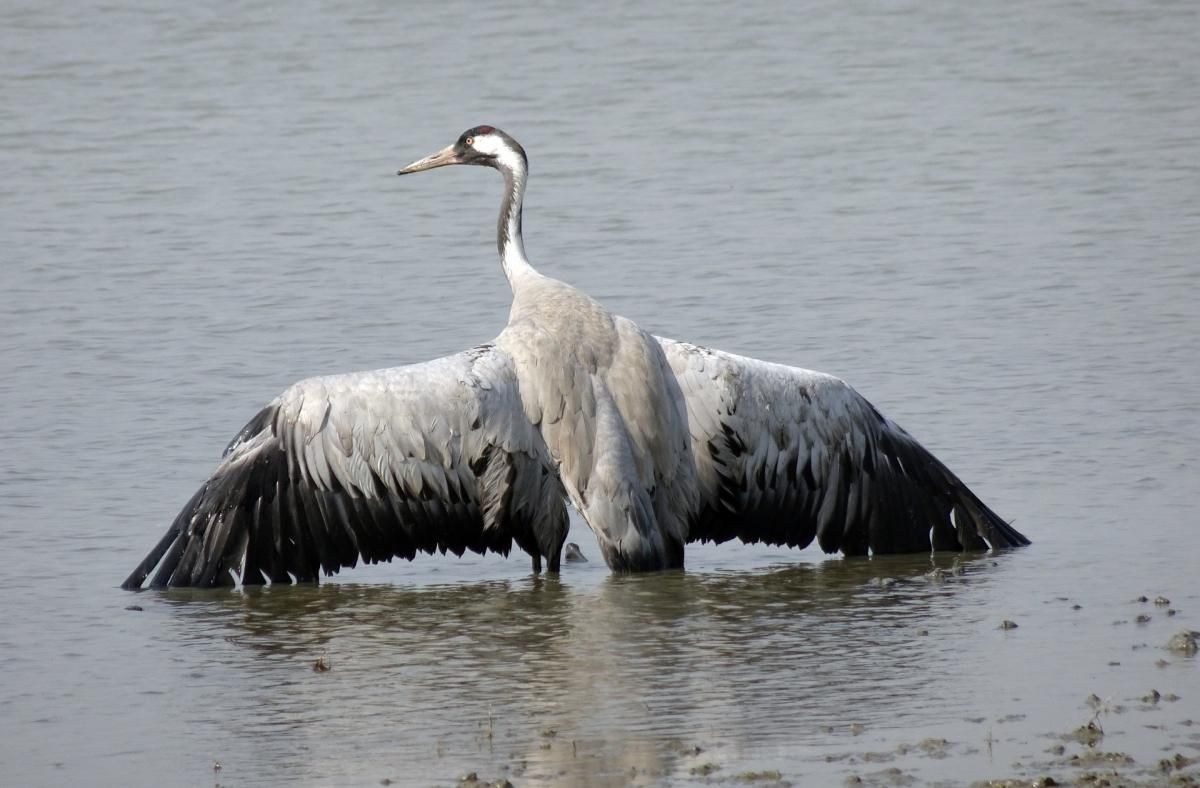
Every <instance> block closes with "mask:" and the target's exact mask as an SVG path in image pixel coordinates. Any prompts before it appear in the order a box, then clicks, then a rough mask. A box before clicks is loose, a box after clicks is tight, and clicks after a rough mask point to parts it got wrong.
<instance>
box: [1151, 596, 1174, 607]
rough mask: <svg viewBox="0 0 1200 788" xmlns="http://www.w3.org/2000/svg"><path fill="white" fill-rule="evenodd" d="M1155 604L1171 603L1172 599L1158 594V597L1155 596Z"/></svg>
mask: <svg viewBox="0 0 1200 788" xmlns="http://www.w3.org/2000/svg"><path fill="white" fill-rule="evenodd" d="M1154 604H1156V605H1169V604H1171V600H1169V599H1167V598H1166V597H1165V596H1156V597H1154Z"/></svg>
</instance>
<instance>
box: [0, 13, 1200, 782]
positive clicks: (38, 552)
mask: <svg viewBox="0 0 1200 788" xmlns="http://www.w3.org/2000/svg"><path fill="white" fill-rule="evenodd" d="M486 5H487V4H479V3H460V2H451V3H441V4H437V5H433V6H429V7H427V8H411V9H406V10H404V11H400V10H397V8H396V7H394V6H393V4H387V3H378V4H375V5H373V6H372V5H368V4H361V3H344V2H337V1H336V0H335V2H331V3H323V4H318V3H311V4H304V5H291V6H281V5H279V4H268V3H255V2H234V3H226V4H191V5H187V4H180V5H179V6H178V7H173V8H169V9H163V10H157V11H147V10H142V9H139V8H137V7H136V6H133V5H128V6H127V5H122V4H119V3H118V4H107V5H104V6H93V7H89V8H84V7H81V6H79V5H77V4H68V3H52V2H50V3H47V2H43V3H28V4H25V5H23V6H18V5H13V4H7V5H5V6H4V8H3V9H0V45H2V46H0V51H2V52H3V56H2V57H0V173H2V175H3V177H0V204H2V205H3V210H2V211H0V248H2V249H3V260H2V261H0V401H3V402H4V404H5V417H4V418H3V419H2V420H0V446H2V447H3V451H2V452H0V556H2V557H3V559H4V565H5V566H4V570H5V571H4V574H3V580H0V583H2V584H3V589H4V593H3V596H2V597H0V622H2V623H3V626H0V781H2V782H4V783H5V784H12V785H50V784H66V783H87V784H123V785H136V784H144V785H161V784H164V783H168V784H181V785H192V784H208V783H209V782H217V783H221V784H226V785H241V784H257V785H276V784H278V785H282V784H289V785H290V784H312V785H329V784H361V785H374V784H378V783H379V781H380V780H383V779H391V780H393V781H396V782H398V783H405V784H407V783H416V784H422V785H424V784H447V783H452V782H454V781H455V780H456V779H457V777H458V776H459V775H461V774H463V773H465V772H468V771H476V772H478V774H479V776H480V777H481V778H483V777H488V778H493V779H494V778H498V777H507V778H509V779H511V780H513V781H514V782H515V783H517V784H518V785H525V784H546V785H550V784H554V785H561V784H596V785H603V784H612V785H620V784H625V783H627V782H633V783H638V784H681V783H686V782H690V781H695V780H709V781H715V782H722V781H729V782H732V781H735V780H737V779H738V776H739V775H741V776H742V777H748V776H750V775H748V774H745V773H747V772H757V773H758V775H757V776H758V777H760V778H763V780H765V781H769V779H768V778H771V777H773V776H774V772H778V776H779V778H781V779H783V780H788V781H791V782H793V783H796V784H800V783H804V784H829V783H831V782H836V781H838V780H841V779H843V778H845V777H848V776H853V775H859V776H862V777H863V778H864V779H868V780H875V781H880V782H888V783H894V782H900V781H903V780H905V779H908V778H912V779H915V780H917V781H920V782H937V781H944V782H946V783H950V784H958V783H962V782H965V781H969V780H972V779H978V778H984V777H1002V776H1040V775H1043V774H1051V775H1056V776H1057V778H1058V779H1059V780H1060V781H1062V780H1064V779H1067V778H1070V777H1071V776H1073V775H1077V774H1079V773H1080V772H1081V771H1082V767H1077V766H1075V765H1072V764H1071V763H1070V762H1069V759H1070V758H1071V757H1072V756H1073V755H1080V754H1082V755H1084V756H1087V755H1088V751H1087V749H1086V748H1084V747H1083V746H1082V745H1080V744H1078V743H1076V742H1063V741H1061V740H1060V739H1059V738H1057V737H1059V736H1060V735H1062V734H1065V733H1069V732H1070V731H1072V730H1074V729H1076V728H1078V727H1079V726H1081V725H1084V724H1086V723H1088V722H1089V721H1091V720H1093V719H1095V720H1096V721H1097V722H1098V723H1100V724H1101V725H1102V726H1103V728H1104V731H1105V734H1106V735H1105V737H1104V739H1103V740H1102V741H1101V742H1100V743H1099V744H1098V748H1097V749H1098V751H1099V752H1120V753H1124V754H1126V755H1128V756H1130V757H1132V758H1133V759H1134V760H1135V762H1134V763H1133V764H1124V763H1117V762H1114V761H1111V760H1110V761H1107V762H1104V763H1102V764H1101V765H1099V766H1096V767H1095V768H1108V769H1113V768H1115V769H1117V771H1118V772H1119V773H1121V774H1123V775H1133V776H1135V777H1137V779H1141V780H1145V781H1153V780H1156V779H1165V778H1162V777H1161V773H1160V772H1157V771H1156V768H1157V766H1156V764H1157V761H1158V760H1159V759H1161V758H1169V757H1172V756H1174V754H1175V753H1180V754H1181V755H1182V756H1184V757H1185V758H1189V759H1190V758H1196V757H1197V756H1200V725H1196V724H1194V722H1193V721H1195V720H1200V674H1198V671H1200V666H1198V665H1197V662H1196V659H1195V658H1189V657H1185V656H1180V655H1177V654H1173V653H1170V652H1168V651H1166V650H1165V649H1164V648H1163V646H1164V645H1165V643H1166V642H1167V640H1168V638H1169V637H1170V636H1171V635H1172V634H1173V633H1175V632H1177V631H1179V630H1181V629H1184V628H1189V627H1190V628H1192V629H1200V592H1198V591H1197V586H1196V579H1195V578H1196V576H1197V574H1198V570H1200V559H1198V558H1197V549H1196V548H1197V531H1196V525H1197V521H1196V509H1195V504H1194V500H1195V496H1196V494H1197V492H1200V482H1198V479H1200V474H1198V472H1197V463H1196V446H1197V445H1198V444H1200V410H1198V409H1197V407H1196V405H1197V398H1198V395H1200V363H1198V362H1200V319H1198V318H1197V316H1196V315H1197V307H1196V303H1197V300H1198V298H1200V257H1198V255H1200V135H1197V132H1196V129H1197V128H1200V103H1198V102H1197V101H1196V85H1197V83H1198V81H1200V55H1198V54H1197V52H1198V51H1200V50H1197V48H1196V45H1195V42H1196V34H1197V32H1198V31H1200V24H1198V22H1200V20H1198V17H1197V10H1196V6H1195V5H1194V4H1189V3H1185V2H1179V3H1170V2H1165V3H1158V4H1155V5H1154V6H1153V7H1144V8H1143V7H1134V6H1127V5H1124V4H1119V3H1111V4H1109V3H1077V2H1065V1H1063V2H1050V3H1018V4H1016V5H1014V4H1012V3H1003V4H1001V3H995V4H992V5H991V7H990V8H979V7H976V5H955V4H949V5H944V6H942V5H937V4H912V5H908V4H890V5H886V6H881V7H877V8H874V9H872V10H859V11H852V10H849V9H847V8H845V7H843V5H842V4H837V3H830V4H827V5H818V6H809V7H806V8H805V10H804V11H802V12H799V11H796V10H795V9H793V8H792V7H791V6H788V5H786V4H761V5H746V6H742V7H733V6H727V5H726V4H717V3H713V4H711V5H710V6H708V7H704V6H702V5H695V6H693V7H691V8H690V9H688V10H678V11H667V10H653V9H649V8H644V7H641V6H639V5H636V4H628V5H627V6H626V7H625V8H623V9H610V7H608V6H604V5H596V4H593V5H591V6H588V7H587V8H585V9H582V10H579V11H563V10H561V9H554V8H550V7H547V8H529V9H526V10H522V11H499V10H494V9H490V8H488V7H486ZM482 122H487V123H494V124H496V125H499V126H501V127H503V128H505V129H506V130H507V131H509V132H511V133H512V134H513V135H514V136H515V137H517V138H518V139H519V140H521V141H522V143H524V145H525V147H526V148H527V149H528V151H529V153H530V157H531V161H532V179H531V185H530V188H531V191H530V193H529V196H528V200H527V203H526V214H525V219H526V235H527V246H528V250H529V253H530V256H531V258H532V259H533V261H534V263H535V264H537V265H539V266H540V267H541V269H542V270H543V271H545V272H547V273H549V274H552V275H554V276H557V277H560V278H563V279H566V280H568V281H570V282H572V283H574V284H577V285H579V286H580V287H582V288H584V289H585V290H587V291H588V292H590V293H591V294H593V295H595V296H596V297H598V298H600V299H601V300H602V301H604V302H605V303H606V304H608V305H609V306H610V307H612V308H613V309H615V310H617V311H619V312H621V313H623V314H626V315H628V316H630V317H632V318H634V319H636V320H639V321H640V322H642V323H643V324H644V325H646V326H647V327H648V328H650V329H652V330H654V331H655V332H657V333H660V334H665V335H668V336H675V337H679V338H686V339H689V340H692V341H695V342H700V343H704V344H710V345H714V346H716V347H721V348H723V349H727V350H732V351H737V352H743V353H747V354H750V355H754V356H758V357H761V358H767V359H772V360H776V361H781V362H785V363H791V364H796V365H801V366H807V367H811V368H815V369H821V370H824V371H827V372H831V373H834V374H837V375H840V376H841V377H844V378H845V379H847V380H849V381H850V382H851V383H853V384H854V385H855V386H856V387H857V388H859V390H860V391H862V392H863V393H864V394H865V395H866V396H868V397H869V398H870V399H871V400H872V401H873V402H875V404H876V405H878V406H879V407H880V408H881V409H882V410H883V411H885V412H886V413H888V414H889V415H891V416H892V417H893V418H895V419H896V420H897V421H899V422H900V423H901V424H903V425H905V426H906V427H907V428H908V429H909V430H910V431H911V432H912V433H914V434H915V435H916V436H918V437H919V438H920V439H921V440H922V441H923V442H925V443H926V444H927V445H928V446H929V447H930V448H931V449H933V450H934V451H935V452H936V453H937V454H938V455H939V456H940V457H942V458H943V459H944V460H945V461H946V462H947V463H948V464H949V465H950V467H952V468H953V469H955V471H956V472H957V473H959V475H961V476H962V477H963V478H964V479H965V480H967V481H968V482H969V483H970V484H971V485H972V486H973V487H974V488H975V489H976V491H977V492H979V493H980V494H981V496H982V497H983V498H984V499H985V500H986V501H987V502H989V504H990V505H992V506H993V507H994V508H995V509H997V510H998V511H999V512H1001V513H1002V514H1003V515H1005V516H1006V517H1008V518H1010V519H1012V520H1014V521H1015V523H1016V525H1017V526H1018V527H1019V528H1020V529H1021V530H1022V531H1024V532H1025V533H1026V534H1028V535H1029V536H1030V537H1031V538H1032V539H1033V540H1034V542H1035V544H1034V545H1033V546H1032V547H1031V548H1029V549H1027V550H1023V551H1019V552H1015V553H1012V554H1006V555H1003V556H999V557H983V558H972V559H968V560H964V561H962V562H961V563H959V564H957V565H956V564H954V563H953V559H952V557H946V558H944V559H943V558H939V559H937V563H938V564H939V566H940V567H941V568H942V569H944V570H946V573H945V575H944V576H943V577H939V576H936V575H935V576H933V577H927V576H926V575H927V573H929V572H930V570H931V569H933V568H934V567H933V565H932V564H933V562H931V561H930V560H929V559H928V558H907V559H888V560H875V561H848V560H840V559H837V558H832V559H828V558H825V557H823V556H821V555H820V554H819V553H817V552H815V551H813V550H809V551H805V552H788V551H782V550H777V549H768V548H762V547H736V546H728V545H727V546H724V547H722V548H711V547H707V548H698V549H694V550H692V551H691V552H689V562H688V570H687V571H686V572H685V573H674V574H661V575H654V576H645V577H612V576H609V574H608V573H607V571H606V570H605V569H604V567H603V566H602V564H601V563H600V562H599V557H598V555H597V554H596V551H595V549H594V548H592V547H591V544H592V542H591V539H590V536H589V534H588V533H587V532H586V529H583V528H580V527H579V526H576V528H575V532H574V533H573V535H572V538H573V539H574V540H575V541H578V542H579V543H580V544H581V545H582V546H583V549H584V552H585V553H587V554H589V555H590V556H591V558H592V561H591V562H589V563H587V564H583V565H569V566H567V567H565V571H564V572H563V574H562V576H561V578H560V579H545V578H535V577H532V576H530V575H529V574H528V564H527V563H526V561H525V560H524V559H523V558H520V559H516V558H514V559H513V560H511V561H507V560H504V559H501V558H498V557H488V558H479V557H468V558H464V559H462V560H455V559H452V558H437V559H432V558H431V559H425V560H420V561H417V562H415V563H413V564H405V563H399V564H394V565H386V566H381V567H368V568H363V569H359V570H355V571H352V572H348V573H346V574H344V575H343V576H342V577H341V578H339V581H338V582H336V583H333V584H330V585H327V586H323V587H321V588H276V589H266V590H263V591H256V592H253V593H244V594H243V593H238V592H235V593H229V592H217V593H165V594H159V593H144V594H140V595H132V594H129V593H125V592H121V591H120V590H118V588H117V584H118V583H119V582H120V580H121V579H122V578H123V577H124V576H125V574H126V573H127V572H128V570H129V569H130V568H131V567H132V566H133V564H134V563H136V561H137V560H138V559H140V557H141V556H142V554H143V553H144V552H145V550H146V549H147V548H148V547H149V546H150V544H151V543H152V542H153V541H154V540H155V539H156V538H157V537H158V535H159V534H160V532H161V530H162V529H163V528H164V527H165V524H166V522H167V521H168V520H169V519H170V517H171V516H173V515H174V513H175V511H176V510H177V508H178V507H179V506H181V505H182V504H183V502H184V501H186V499H187V498H188V497H189V496H190V494H191V493H192V492H193V491H194V489H195V487H196V486H197V485H198V484H199V482H200V481H201V480H202V479H203V478H204V477H205V476H206V474H207V473H208V471H209V470H210V469H211V467H212V466H213V465H214V464H215V461H216V458H217V455H218V454H219V452H220V450H221V448H223V446H224V444H225V442H226V441H227V440H228V439H229V438H230V437H231V436H232V434H233V433H234V432H235V431H236V429H237V428H238V427H239V426H240V425H241V424H242V423H243V422H244V421H245V420H246V418H247V417H248V416H249V415H251V414H252V413H253V412H254V411H255V409H257V407H258V406H259V405H261V404H262V403H263V402H265V401H266V400H268V399H269V398H271V397H272V396H274V395H275V394H276V393H277V392H278V391H279V390H281V389H282V388H283V387H284V386H286V385H287V384H288V383H290V382H292V381H293V380H296V379H298V378H300V377H305V376H308V375H312V374H317V373H322V372H336V371H345V370H353V369H361V368H372V367H378V366H386V365H391V364H400V363H407V362H412V361H417V360H421V359H426V358H431V357H434V356H438V355H443V354H446V353H449V352H454V351H457V350H459V349H462V348H465V347H468V346H469V345H471V344H473V343H476V342H479V341H483V340H486V339H489V338H490V337H492V336H494V335H495V333H496V332H498V331H499V329H500V328H501V326H502V325H503V322H504V320H505V317H506V314H507V297H508V293H507V289H506V286H505V284H504V281H503V278H502V276H501V274H500V271H499V266H498V264H497V263H496V261H495V259H494V256H495V252H494V246H493V239H492V237H491V233H492V232H493V226H494V225H493V219H494V211H495V208H496V204H497V201H498V188H499V187H498V183H497V182H496V180H495V177H494V174H492V173H487V172H483V171H480V170H476V169H472V168H461V170H447V171H440V172H438V173H434V174H430V175H428V176H425V177H422V178H420V179H418V178H416V177H414V178H413V179H411V180H404V181H401V180H399V179H396V178H394V177H391V176H390V173H392V172H394V170H395V169H396V167H397V166H399V165H401V164H404V163H406V162H408V161H410V160H411V159H413V158H415V157H416V156H419V155H424V154H426V153H428V152H430V151H432V150H433V149H435V148H437V147H440V146H441V145H444V144H446V143H447V142H449V141H451V140H453V139H454V138H455V137H456V136H457V134H458V133H459V132H460V131H461V130H462V129H464V128H466V127H468V126H470V125H473V124H476V123H482ZM1143 594H1144V595H1147V596H1148V597H1149V599H1150V600H1151V601H1148V602H1145V603H1140V602H1135V601H1133V600H1134V598H1135V597H1138V596H1140V595H1143ZM1158 595H1163V596H1164V597H1167V598H1169V599H1170V604H1169V605H1155V604H1153V599H1154V597H1156V596H1158ZM133 604H136V605H138V606H140V607H142V608H143V609H142V610H141V611H132V610H127V609H126V606H128V605H133ZM1076 606H1079V607H1078V608H1076ZM1168 609H1170V610H1171V611H1176V614H1175V615H1168ZM1139 615H1146V616H1149V620H1148V621H1145V622H1142V623H1139V622H1138V618H1137V617H1138V616H1139ZM1005 619H1010V620H1013V621H1015V622H1017V623H1018V625H1019V626H1018V628H1017V629H1011V630H1002V629H1000V628H999V626H1000V623H1001V621H1003V620H1005ZM319 658H323V659H324V660H325V661H326V662H327V664H328V665H329V666H330V667H331V670H329V671H327V672H314V671H313V669H312V667H313V664H314V662H315V661H316V660H317V659H319ZM1152 689H1154V690H1158V691H1159V692H1160V693H1162V695H1163V698H1162V699H1160V700H1158V701H1157V702H1151V701H1152V700H1153V696H1151V700H1149V701H1143V700H1141V699H1142V698H1143V696H1146V695H1148V694H1149V693H1150V691H1151V690H1152ZM1089 693H1096V695H1098V696H1099V698H1100V699H1101V703H1100V705H1099V706H1098V707H1094V706H1093V705H1089V704H1088V703H1087V700H1086V699H1087V696H1088V695H1089ZM1172 695H1175V696H1178V697H1179V699H1178V700H1174V701H1172V700H1170V698H1171V697H1172ZM941 739H945V743H941V742H940V741H938V740H941ZM1056 744H1062V745H1063V746H1064V748H1065V749H1064V751H1063V752H1062V753H1061V754H1059V753H1055V752H1048V751H1047V750H1048V748H1051V747H1053V746H1054V745H1056ZM697 748H699V751H697ZM216 762H219V763H220V765H221V769H220V770H218V771H215V770H214V764H215V763H216ZM1190 768H1191V769H1194V768H1195V767H1190ZM889 769H890V770H898V771H887V770H889ZM1193 773H1194V772H1193Z"/></svg>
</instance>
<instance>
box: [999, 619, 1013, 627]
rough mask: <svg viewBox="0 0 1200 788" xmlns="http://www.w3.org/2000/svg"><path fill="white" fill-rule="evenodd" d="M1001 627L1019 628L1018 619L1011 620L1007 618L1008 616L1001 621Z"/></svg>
mask: <svg viewBox="0 0 1200 788" xmlns="http://www.w3.org/2000/svg"><path fill="white" fill-rule="evenodd" d="M1000 628H1001V629H1016V628H1017V622H1016V621H1010V620H1009V619H1007V618H1006V619H1004V620H1003V621H1001V622H1000Z"/></svg>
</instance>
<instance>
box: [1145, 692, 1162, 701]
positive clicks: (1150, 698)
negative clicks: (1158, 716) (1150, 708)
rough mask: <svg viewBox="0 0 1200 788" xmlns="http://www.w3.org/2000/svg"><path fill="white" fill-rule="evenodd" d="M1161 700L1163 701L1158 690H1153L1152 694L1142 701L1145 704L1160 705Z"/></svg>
mask: <svg viewBox="0 0 1200 788" xmlns="http://www.w3.org/2000/svg"><path fill="white" fill-rule="evenodd" d="M1160 699H1162V695H1161V694H1159V692H1158V690H1156V689H1152V690H1150V694H1148V695H1143V696H1142V701H1143V702H1145V703H1158V701H1159V700H1160Z"/></svg>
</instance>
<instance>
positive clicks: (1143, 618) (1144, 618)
mask: <svg viewBox="0 0 1200 788" xmlns="http://www.w3.org/2000/svg"><path fill="white" fill-rule="evenodd" d="M1135 620H1136V621H1137V622H1138V623H1139V624H1149V623H1150V616H1148V615H1146V614H1145V613H1140V614H1138V617H1137V619H1135Z"/></svg>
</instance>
